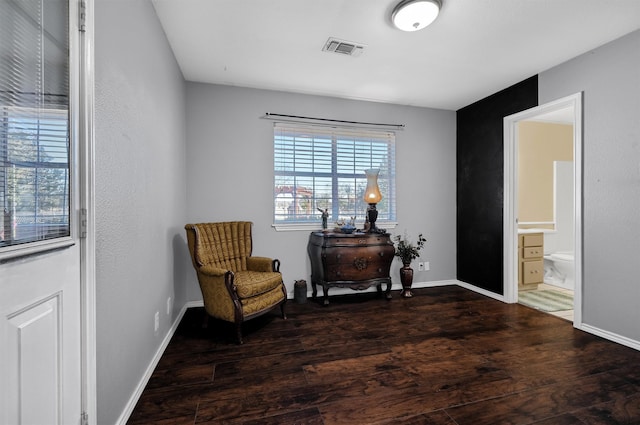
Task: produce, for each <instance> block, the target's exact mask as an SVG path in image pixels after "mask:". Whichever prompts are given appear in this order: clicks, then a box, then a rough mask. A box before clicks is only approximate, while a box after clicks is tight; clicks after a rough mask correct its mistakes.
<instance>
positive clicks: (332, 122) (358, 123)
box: [262, 112, 404, 130]
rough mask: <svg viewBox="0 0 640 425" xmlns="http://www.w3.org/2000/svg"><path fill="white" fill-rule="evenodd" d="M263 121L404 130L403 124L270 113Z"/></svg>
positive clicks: (266, 114)
mask: <svg viewBox="0 0 640 425" xmlns="http://www.w3.org/2000/svg"><path fill="white" fill-rule="evenodd" d="M262 118H265V119H269V120H274V121H289V122H307V123H313V124H324V125H336V124H339V125H346V126H354V127H370V128H371V127H375V128H388V129H389V128H392V129H396V130H404V124H382V123H375V122H362V121H344V120H333V119H329V118H314V117H303V116H299V115H283V114H273V113H271V112H267V113H265V115H264V117H262Z"/></svg>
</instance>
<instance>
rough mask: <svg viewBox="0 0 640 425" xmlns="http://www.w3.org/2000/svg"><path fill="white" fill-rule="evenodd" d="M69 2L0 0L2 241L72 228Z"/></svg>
mask: <svg viewBox="0 0 640 425" xmlns="http://www.w3.org/2000/svg"><path fill="white" fill-rule="evenodd" d="M54 14H55V15H56V16H58V15H60V14H62V16H68V11H67V2H61V1H41V0H12V1H0V55H1V56H2V61H1V62H0V205H1V206H2V210H3V217H2V220H1V221H0V249H1V248H3V247H9V246H14V245H19V244H25V243H29V242H36V241H42V240H47V239H55V238H59V237H64V236H69V235H70V226H69V211H70V208H69V200H70V196H69V194H70V190H69V183H70V175H69V152H70V150H69V142H70V137H69V51H68V47H67V46H68V21H66V20H65V19H46V17H48V16H51V15H54Z"/></svg>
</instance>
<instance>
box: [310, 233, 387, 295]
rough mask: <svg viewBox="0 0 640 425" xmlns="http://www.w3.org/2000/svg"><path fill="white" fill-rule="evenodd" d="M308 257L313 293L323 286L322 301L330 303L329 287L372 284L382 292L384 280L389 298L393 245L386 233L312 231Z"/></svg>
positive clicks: (358, 288) (366, 286)
mask: <svg viewBox="0 0 640 425" xmlns="http://www.w3.org/2000/svg"><path fill="white" fill-rule="evenodd" d="M307 252H308V254H309V259H310V260H311V286H312V290H313V292H312V295H313V298H314V299H315V298H316V296H317V286H318V285H319V286H322V290H323V295H324V298H323V304H324V305H328V304H329V296H328V292H329V288H331V287H341V288H351V289H354V290H365V289H367V288H369V287H371V286H376V287H377V288H378V293H380V294H382V284H383V283H386V284H387V288H386V291H385V294H386V297H387V299H391V278H390V277H389V269H390V268H391V262H392V261H393V255H394V253H395V248H394V247H393V242H392V241H391V237H390V235H389V234H386V233H361V232H354V233H351V234H344V233H325V232H312V233H311V235H310V236H309V243H308V244H307Z"/></svg>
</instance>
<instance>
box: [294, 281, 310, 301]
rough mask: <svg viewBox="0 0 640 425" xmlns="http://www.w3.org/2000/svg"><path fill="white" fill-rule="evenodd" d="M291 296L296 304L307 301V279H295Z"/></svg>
mask: <svg viewBox="0 0 640 425" xmlns="http://www.w3.org/2000/svg"><path fill="white" fill-rule="evenodd" d="M293 297H294V299H295V301H296V303H298V304H304V303H306V302H307V281H306V280H296V281H295V283H294V284H293Z"/></svg>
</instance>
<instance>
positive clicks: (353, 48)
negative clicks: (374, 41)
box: [322, 37, 365, 56]
mask: <svg viewBox="0 0 640 425" xmlns="http://www.w3.org/2000/svg"><path fill="white" fill-rule="evenodd" d="M364 47H365V46H364V44H359V43H354V42H352V41H344V40H338V39H337V38H333V37H330V38H329V39H328V40H327V42H326V43H324V47H323V48H322V51H324V52H333V53H340V54H342V55H348V56H360V54H361V53H362V51H363V50H364Z"/></svg>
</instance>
